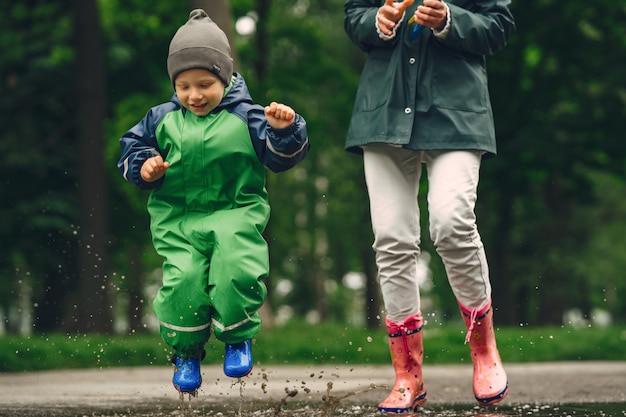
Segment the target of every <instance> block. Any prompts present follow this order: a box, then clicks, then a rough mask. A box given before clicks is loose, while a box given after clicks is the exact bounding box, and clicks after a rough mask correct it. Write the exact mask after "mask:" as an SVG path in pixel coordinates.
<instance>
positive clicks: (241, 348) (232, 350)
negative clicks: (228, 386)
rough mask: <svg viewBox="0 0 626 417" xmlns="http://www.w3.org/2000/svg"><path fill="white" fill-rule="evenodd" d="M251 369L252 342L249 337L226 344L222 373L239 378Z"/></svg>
mask: <svg viewBox="0 0 626 417" xmlns="http://www.w3.org/2000/svg"><path fill="white" fill-rule="evenodd" d="M250 371H252V343H251V342H250V339H248V340H246V341H244V342H241V343H235V344H234V345H229V344H228V343H227V344H226V355H225V357H224V374H225V375H226V376H229V377H231V378H241V377H243V376H246V375H248V374H249V373H250Z"/></svg>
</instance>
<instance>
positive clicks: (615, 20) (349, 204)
mask: <svg viewBox="0 0 626 417" xmlns="http://www.w3.org/2000/svg"><path fill="white" fill-rule="evenodd" d="M622 3H623V2H619V1H614V0H599V2H596V3H593V4H588V3H585V2H583V1H582V0H572V1H569V2H567V3H563V2H558V1H555V0H543V1H540V2H512V7H513V12H514V14H515V16H516V20H517V24H518V31H517V33H516V34H515V36H514V37H513V38H512V40H511V43H510V44H509V45H508V46H507V48H505V50H504V51H502V52H501V53H500V54H498V55H496V56H493V57H489V58H488V65H489V74H490V90H491V95H492V99H493V100H492V101H493V109H494V113H495V119H496V132H497V134H498V144H499V156H498V157H497V158H495V159H493V160H489V161H485V163H484V165H483V170H482V174H481V185H480V189H479V199H478V206H477V212H478V222H479V224H478V226H479V230H480V231H481V234H482V236H483V240H484V242H485V246H486V248H487V251H488V257H489V262H490V271H491V274H492V282H493V287H494V304H495V305H496V307H498V309H499V312H500V315H499V317H500V319H502V320H504V321H505V322H506V323H507V324H509V325H516V324H519V323H523V324H524V325H525V326H526V325H528V324H533V325H534V324H557V323H560V322H561V321H562V314H563V312H564V311H566V310H568V309H570V308H574V307H575V308H580V309H581V310H582V311H583V313H584V314H585V315H586V316H590V315H591V312H592V311H593V310H594V309H603V310H606V311H608V312H610V313H611V314H612V316H613V318H614V321H615V322H618V323H620V324H623V321H624V317H626V303H625V302H624V300H625V299H626V287H625V286H624V284H623V281H624V280H623V271H624V262H625V259H626V257H625V256H624V253H626V248H625V247H624V242H623V239H622V236H623V235H624V230H623V224H624V222H623V219H624V218H626V207H625V206H624V204H623V197H622V196H623V195H624V191H625V190H624V187H625V185H624V184H625V183H626V148H625V147H624V146H623V140H622V136H623V132H622V130H623V120H624V116H625V114H624V109H625V108H626V84H625V83H624V77H623V74H624V73H626V62H625V61H624V60H623V51H624V50H625V47H626V8H625V7H624V5H623V4H622ZM98 4H99V8H100V17H101V22H102V26H103V31H104V33H103V35H104V42H105V50H106V57H105V58H106V59H105V62H106V65H107V77H108V79H107V84H108V88H107V92H108V97H107V99H108V101H107V114H108V119H107V121H106V128H105V129H106V131H105V135H106V146H105V149H102V150H98V149H95V150H94V152H102V153H103V158H104V159H105V166H106V167H108V169H109V172H108V174H109V176H110V177H109V178H110V180H109V181H110V187H109V188H110V202H109V206H110V207H109V208H110V212H111V219H110V220H111V221H110V224H111V236H103V237H101V238H102V239H106V241H107V243H108V244H109V249H110V251H111V254H112V260H111V262H110V264H111V271H110V275H109V276H110V277H111V281H110V288H109V290H110V291H111V292H112V293H115V294H120V293H121V294H122V295H124V296H127V298H129V299H131V300H135V302H136V304H133V305H130V306H129V309H128V311H127V312H125V314H126V316H127V317H126V319H127V321H133V320H134V321H135V323H134V324H132V326H134V328H137V326H138V325H140V324H141V323H137V321H140V320H141V318H142V317H143V316H144V314H145V313H146V312H145V311H143V308H144V307H143V306H146V307H145V308H146V310H147V307H148V303H147V302H145V300H146V298H147V297H148V295H146V294H145V293H144V287H145V286H146V279H147V277H149V276H150V275H151V274H152V271H154V270H155V269H157V268H158V267H159V264H160V259H158V257H157V256H156V255H155V253H154V250H153V249H152V246H151V243H150V236H149V229H148V222H149V220H148V216H147V213H146V210H145V200H146V198H147V194H146V193H145V192H141V191H139V190H135V189H133V188H132V187H130V186H129V185H128V184H127V183H125V182H124V181H123V180H122V179H121V177H120V175H119V172H118V171H117V169H116V167H115V165H116V162H117V159H118V156H119V145H118V138H119V137H120V136H121V135H122V134H123V133H124V132H125V131H126V130H127V129H129V128H130V127H131V126H132V125H133V124H134V123H136V122H137V121H139V120H140V119H141V117H142V116H143V115H144V114H145V112H146V111H147V110H148V108H150V107H151V106H154V105H156V104H159V103H161V102H164V101H167V100H168V99H169V98H170V96H171V94H172V87H171V85H170V82H169V79H168V77H167V72H166V68H165V62H166V56H167V48H168V44H169V41H170V39H171V36H172V35H173V33H174V31H175V30H176V29H177V28H178V27H179V26H180V25H181V24H182V23H183V22H184V21H185V19H186V17H187V13H188V11H189V7H188V2H157V3H155V2H147V1H146V0H127V1H121V0H99V1H98ZM230 6H231V12H232V16H233V19H237V18H239V17H242V16H244V15H247V14H252V15H254V14H255V13H256V14H257V15H258V17H259V20H258V21H257V32H256V34H255V35H253V36H248V37H243V36H239V35H235V38H234V39H233V45H234V50H235V52H236V53H237V55H238V58H239V62H238V65H239V71H241V73H242V74H243V75H244V76H245V77H246V80H247V82H248V84H249V87H250V90H251V92H252V95H253V97H254V99H255V101H256V102H258V103H259V104H266V103H268V102H270V101H282V102H285V103H287V104H289V105H291V106H293V107H294V108H295V109H296V111H298V112H299V113H301V114H302V115H303V116H304V117H305V118H306V119H307V122H308V129H309V134H310V140H311V143H312V150H311V153H310V155H309V157H308V158H307V160H306V161H304V163H303V164H301V165H300V166H298V167H296V168H295V169H293V170H291V171H288V172H285V173H281V174H278V175H276V174H272V173H268V176H267V178H268V189H269V192H270V199H271V204H272V207H273V211H272V218H271V220H270V224H269V227H268V229H267V232H266V237H267V239H268V241H269V243H270V253H271V277H270V279H269V280H268V286H269V287H270V298H269V299H268V305H269V306H271V307H272V308H273V309H277V308H278V307H281V306H284V305H288V306H289V307H291V309H292V310H293V311H294V312H295V313H296V315H297V316H304V315H306V314H308V313H309V312H311V311H316V312H318V313H319V314H320V316H321V317H322V319H333V320H336V321H345V319H346V318H347V317H348V315H349V314H350V312H348V311H347V308H346V306H352V305H354V304H355V302H354V300H352V299H351V297H352V298H354V294H353V293H351V292H349V291H347V290H346V288H344V287H343V286H342V282H341V280H342V278H343V276H344V275H345V274H346V273H349V272H352V271H356V272H360V273H364V274H365V275H366V276H367V277H368V279H369V284H370V286H376V285H377V283H376V282H375V272H374V258H373V252H372V250H371V243H372V232H371V226H370V222H369V205H368V198H367V193H366V190H365V185H364V179H363V174H362V166H361V158H360V157H358V156H354V155H349V154H347V153H346V152H345V151H344V150H343V144H344V138H345V134H346V129H347V126H348V121H349V117H350V113H351V110H352V103H353V100H354V96H355V94H356V88H357V83H358V80H359V73H360V70H361V67H362V64H363V61H364V55H363V54H362V53H361V52H360V51H358V50H357V49H356V47H354V46H353V45H352V44H351V43H350V42H349V40H348V38H347V36H346V35H345V33H344V32H343V0H320V1H309V2H293V1H291V0H272V1H266V2H255V1H253V0H231V1H230ZM263 7H265V8H263ZM73 12H74V11H73V8H72V6H71V3H68V2H61V1H48V2H8V1H4V2H0V23H1V24H2V27H3V28H4V30H3V31H2V32H1V33H0V75H1V77H0V125H2V127H3V131H2V140H0V154H1V155H2V162H3V163H2V164H1V165H0V177H1V178H2V181H1V182H0V200H1V201H0V215H1V216H2V218H3V219H5V220H6V221H4V222H2V223H1V224H0V241H1V242H3V243H2V244H1V245H2V246H1V247H2V251H1V252H2V256H0V315H4V314H7V313H6V312H7V311H9V310H11V311H16V309H17V308H18V306H17V304H18V301H16V300H18V299H20V294H21V297H22V298H21V301H20V302H24V300H28V297H27V295H28V293H29V291H32V297H31V298H30V301H29V302H28V303H29V304H30V305H32V306H33V313H34V320H35V330H36V331H38V332H46V333H50V332H52V331H55V330H58V329H59V327H60V326H61V324H62V323H63V321H64V319H65V318H66V317H65V316H66V314H67V311H68V310H71V309H72V308H73V307H72V305H73V304H72V303H71V302H70V300H69V299H68V294H70V293H71V292H72V290H73V289H74V288H75V287H76V286H77V265H76V264H77V250H78V242H77V236H78V231H79V230H80V227H81V225H80V220H79V219H80V213H79V210H78V207H79V204H78V198H79V197H78V195H77V194H78V193H77V189H78V187H77V184H78V183H79V181H89V178H84V176H83V175H81V173H80V172H78V168H77V167H78V158H79V156H78V154H77V148H78V146H77V144H78V140H79V138H77V137H76V107H75V106H76V105H75V103H76V94H77V93H76V86H75V79H76V68H75V66H76V65H75V64H76V62H75V52H74V45H73V37H74V33H73V31H74V28H73V21H72V19H73ZM426 192H427V184H424V185H423V187H422V190H421V195H420V204H421V206H422V207H423V208H425V207H426V200H425V196H426ZM423 213H424V210H423ZM424 214H425V213H424ZM427 220H428V217H427V215H424V216H422V230H423V236H422V243H423V250H424V251H425V252H428V253H429V254H430V255H432V260H431V262H430V267H431V269H432V273H433V285H434V286H433V289H432V290H431V292H430V293H429V297H430V298H431V300H432V301H433V302H434V305H433V309H434V310H438V311H442V312H443V316H444V317H454V316H455V315H457V314H458V312H457V311H456V303H455V300H454V298H453V296H452V294H451V292H450V289H449V286H448V284H447V280H446V275H445V271H444V268H443V265H442V264H441V262H440V260H439V259H438V258H437V256H436V253H435V250H434V248H433V247H432V244H431V242H430V238H429V236H428V224H427ZM281 280H288V281H290V282H292V284H293V290H292V291H291V292H290V293H289V294H286V295H284V296H283V295H282V294H278V293H277V292H276V290H275V286H276V283H278V282H279V281H281ZM329 283H330V284H333V285H330V284H329ZM328 288H338V290H337V291H336V292H329V291H327V289H328ZM373 296H375V294H373V293H372V292H370V293H368V299H367V303H368V306H369V304H372V303H371V301H370V299H371V298H372V297H373ZM118 298H119V299H124V298H125V297H118ZM119 304H120V305H121V304H122V303H121V302H119ZM373 305H375V304H373ZM22 307H23V306H20V307H19V308H22ZM27 307H28V306H27ZM112 308H114V309H118V308H119V306H112ZM368 314H370V315H374V316H375V315H377V314H381V313H380V312H379V311H378V310H376V311H374V312H371V311H370V312H369V313H368ZM2 320H4V321H5V322H6V323H7V324H6V328H7V331H9V332H17V331H18V330H19V329H18V327H19V326H18V324H17V322H18V320H16V318H15V315H13V316H11V318H4V317H2ZM50 337H52V336H50ZM259 337H263V336H259ZM138 338H141V337H139V336H138ZM33 340H34V339H33ZM81 340H82V339H81ZM55 343H56V342H55ZM59 343H60V342H59ZM72 343H79V342H78V341H73V342H72ZM96 343H105V342H103V341H98V342H96ZM515 343H517V341H516V342H515ZM109 348H110V349H112V347H110V346H109ZM294 349H295V347H294ZM20 350H21V349H20ZM161 350H162V347H161ZM4 351H5V350H3V352H4ZM294 351H295V350H294ZM525 351H526V352H528V351H529V350H528V349H526V350H525ZM435 352H437V350H436V349H435V350H434V351H433V352H432V353H429V354H430V355H437V354H438V353H435ZM300 353H302V352H300ZM160 354H161V353H160V352H159V353H158V354H157V353H153V354H151V355H153V356H150V357H151V358H159V356H158V355H160ZM142 355H143V353H142ZM146 355H148V354H147V353H146ZM307 355H308V356H307ZM307 355H305V356H307V357H310V358H314V357H321V356H323V355H324V356H325V357H328V354H327V353H326V354H325V353H324V352H318V351H315V352H313V351H311V352H310V353H309V354H307ZM69 357H70V358H71V356H69ZM155 360H156V361H160V360H161V359H155ZM294 360H295V359H294ZM91 364H92V365H93V363H91ZM96 365H97V363H96ZM90 366H91V365H90ZM107 366H109V365H107Z"/></svg>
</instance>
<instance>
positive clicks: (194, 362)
mask: <svg viewBox="0 0 626 417" xmlns="http://www.w3.org/2000/svg"><path fill="white" fill-rule="evenodd" d="M172 363H173V364H174V366H175V368H174V378H173V380H172V382H173V383H174V388H176V389H177V390H178V391H179V392H181V393H182V392H187V393H192V394H195V392H196V391H197V390H198V388H200V385H201V384H202V376H201V375H200V358H191V359H184V358H181V357H180V356H174V358H172Z"/></svg>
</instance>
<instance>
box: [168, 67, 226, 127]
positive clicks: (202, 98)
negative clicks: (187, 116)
mask: <svg viewBox="0 0 626 417" xmlns="http://www.w3.org/2000/svg"><path fill="white" fill-rule="evenodd" d="M174 88H175V90H176V94H177V95H178V99H179V100H180V102H181V103H182V105H183V106H184V107H185V108H186V109H187V110H189V111H191V112H192V113H193V114H195V115H196V116H206V115H207V114H209V112H210V111H211V110H213V109H214V108H216V107H217V105H218V104H219V103H220V101H222V97H224V89H225V88H226V86H225V85H224V83H223V82H222V80H220V79H219V78H217V77H216V76H215V75H214V74H213V73H211V72H209V71H207V70H204V69H190V70H187V71H183V72H181V73H180V74H178V76H177V77H176V81H175V82H174Z"/></svg>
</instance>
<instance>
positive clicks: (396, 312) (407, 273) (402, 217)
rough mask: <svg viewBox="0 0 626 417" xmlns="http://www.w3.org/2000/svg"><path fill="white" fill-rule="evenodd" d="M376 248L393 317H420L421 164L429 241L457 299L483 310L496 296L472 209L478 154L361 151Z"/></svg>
mask: <svg viewBox="0 0 626 417" xmlns="http://www.w3.org/2000/svg"><path fill="white" fill-rule="evenodd" d="M363 150H364V159H363V163H364V169H365V180H366V182H367V189H368V193H369V197H370V211H371V217H372V229H373V231H374V244H373V246H372V247H373V249H374V251H375V252H376V264H377V266H378V279H379V282H380V286H381V291H382V295H383V300H384V303H385V309H386V311H387V317H388V318H389V319H390V320H392V321H394V322H401V321H403V320H404V319H405V318H406V317H408V316H410V315H412V314H415V313H417V312H419V311H420V308H421V307H420V297H419V287H418V283H417V258H418V256H419V253H420V248H419V244H420V211H419V207H418V203H417V195H418V191H419V182H420V176H421V172H422V163H424V164H426V171H427V175H428V212H429V218H430V236H431V239H432V240H433V242H434V244H435V247H436V249H437V253H438V254H439V256H441V259H442V260H443V263H444V266H445V268H446V273H447V275H448V281H449V282H450V286H451V287H452V291H453V292H454V295H455V296H456V298H457V300H458V301H459V302H460V303H461V304H462V305H464V306H465V307H467V308H470V309H473V308H480V307H482V306H483V305H485V304H486V303H487V302H488V301H489V299H490V298H491V285H490V282H489V268H488V266H487V260H486V257H485V251H484V248H483V244H482V241H481V239H480V235H479V233H478V229H477V227H476V215H475V214H474V206H475V203H476V189H477V187H478V177H479V170H480V161H481V152H479V151H419V152H417V151H411V150H407V149H404V148H401V147H396V146H392V145H386V144H371V145H367V146H364V147H363Z"/></svg>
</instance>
